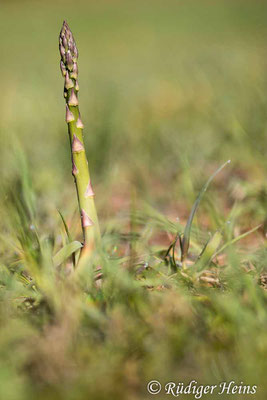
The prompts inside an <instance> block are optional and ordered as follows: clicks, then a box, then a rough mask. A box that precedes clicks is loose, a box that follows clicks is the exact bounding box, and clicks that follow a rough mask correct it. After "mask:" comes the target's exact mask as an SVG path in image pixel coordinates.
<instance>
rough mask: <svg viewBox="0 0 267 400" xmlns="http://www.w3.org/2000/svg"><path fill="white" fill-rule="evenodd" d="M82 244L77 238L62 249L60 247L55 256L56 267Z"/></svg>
mask: <svg viewBox="0 0 267 400" xmlns="http://www.w3.org/2000/svg"><path fill="white" fill-rule="evenodd" d="M81 247H82V244H81V243H80V242H78V241H77V240H75V241H74V242H71V243H68V244H66V246H64V247H63V248H62V249H60V250H59V251H58V252H57V253H56V254H55V255H54V257H53V263H54V265H55V267H58V266H59V265H60V264H62V263H63V262H64V261H66V260H67V259H68V258H69V257H70V256H71V255H72V254H73V253H75V251H77V250H79V249H80V248H81Z"/></svg>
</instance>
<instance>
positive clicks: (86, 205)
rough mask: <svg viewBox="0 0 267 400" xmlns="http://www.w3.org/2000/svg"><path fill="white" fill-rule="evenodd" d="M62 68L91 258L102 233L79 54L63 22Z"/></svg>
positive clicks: (75, 172) (86, 245) (86, 248)
mask: <svg viewBox="0 0 267 400" xmlns="http://www.w3.org/2000/svg"><path fill="white" fill-rule="evenodd" d="M59 51H60V55H61V61H60V68H61V72H62V75H63V77H64V79H65V84H64V98H65V100H66V122H67V124H68V131H69V139H70V147H71V159H72V175H73V177H74V181H75V186H76V190H77V196H78V202H79V210H80V216H81V225H82V231H83V240H84V246H83V250H82V254H87V255H88V254H90V253H91V252H92V250H93V249H94V248H95V247H96V245H97V244H98V243H99V242H100V229H99V223H98V218H97V212H96V207H95V201H94V191H93V189H92V184H91V179H90V173H89V168H88V161H87V158H86V153H85V148H84V140H83V128H84V126H83V123H82V120H81V116H80V111H79V103H78V91H79V85H78V66H77V59H78V50H77V47H76V43H75V40H74V37H73V35H72V32H71V30H70V28H69V26H68V24H67V22H66V21H64V23H63V26H62V29H61V31H60V36H59Z"/></svg>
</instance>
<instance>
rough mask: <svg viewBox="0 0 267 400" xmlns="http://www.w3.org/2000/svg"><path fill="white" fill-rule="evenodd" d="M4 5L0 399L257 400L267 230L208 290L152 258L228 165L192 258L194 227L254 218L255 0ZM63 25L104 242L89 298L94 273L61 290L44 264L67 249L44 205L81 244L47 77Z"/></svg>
mask: <svg viewBox="0 0 267 400" xmlns="http://www.w3.org/2000/svg"><path fill="white" fill-rule="evenodd" d="M0 7H1V12H0V32H1V38H2V41H1V54H2V56H1V64H0V72H1V77H2V82H1V96H0V106H1V118H0V139H1V147H0V168H1V173H2V174H1V183H2V184H1V189H0V190H1V194H2V196H1V200H0V202H1V203H0V205H1V208H0V217H1V218H0V235H1V244H2V245H1V250H0V287H1V290H0V297H1V305H0V323H1V328H0V398H1V399H2V398H3V399H5V400H9V399H12V400H13V399H24V398H25V399H26V398H27V399H29V398H30V399H31V398H36V397H37V396H38V397H39V398H40V399H63V398H64V399H75V400H79V399H89V398H90V399H106V398H109V399H141V398H146V396H148V398H149V395H146V383H147V382H148V381H149V380H150V379H158V380H159V381H161V382H168V381H172V380H173V381H175V382H179V381H184V382H187V381H190V380H191V379H195V380H197V381H198V382H203V383H204V382H209V383H212V384H217V383H218V382H221V381H224V380H232V379H233V380H236V381H237V382H238V383H240V381H243V382H244V383H246V384H251V385H253V384H256V385H259V390H258V392H257V394H256V395H255V396H253V397H254V398H257V399H265V398H266V390H267V389H266V383H265V380H266V379H265V375H266V368H267V362H266V360H267V357H266V356H267V335H266V328H267V314H266V292H264V290H263V289H262V287H260V286H259V281H260V280H262V283H263V284H264V277H263V272H264V270H266V242H265V241H264V240H265V239H264V237H265V236H264V234H265V233H266V231H264V230H265V229H266V228H264V226H262V227H261V229H260V230H259V231H258V232H257V233H254V234H253V235H251V236H249V237H248V238H246V239H245V241H243V242H240V244H238V245H237V246H236V247H235V248H230V249H228V250H227V252H226V253H225V254H223V255H222V256H221V258H220V259H219V260H218V264H216V265H217V266H214V265H213V266H211V267H212V268H211V272H210V273H211V280H209V274H208V273H207V274H208V275H207V277H206V278H207V279H206V280H205V279H203V280H201V279H198V277H197V275H196V274H195V273H194V271H193V272H192V275H190V274H191V272H190V273H189V277H188V276H183V275H182V274H180V272H179V271H178V272H177V271H170V270H169V266H166V265H165V263H164V262H163V261H161V254H162V251H163V250H165V251H166V249H167V247H168V245H169V244H170V242H171V240H173V237H174V235H175V232H176V230H179V229H180V227H181V225H180V223H182V224H184V222H185V219H186V218H187V217H188V214H189V211H190V208H191V206H192V203H193V200H194V198H195V196H196V194H197V192H198V191H199V189H200V187H201V185H202V184H203V182H204V181H205V180H206V179H207V178H208V177H209V176H210V175H211V174H212V172H214V170H215V169H216V168H217V167H218V165H220V164H221V163H222V162H224V161H226V160H227V159H231V160H232V163H231V166H230V167H228V170H224V172H223V173H222V174H221V175H220V176H218V177H217V178H216V181H215V182H214V184H213V186H212V187H211V188H210V189H209V193H208V194H207V195H206V198H205V199H204V201H203V203H202V205H201V209H200V211H199V212H198V217H199V219H198V224H196V225H195V226H194V231H193V234H194V235H193V243H192V245H193V246H192V249H193V251H192V258H193V259H194V256H196V255H197V254H198V253H199V251H200V249H201V248H202V247H203V244H204V243H205V241H206V240H207V232H208V230H211V231H212V232H214V231H215V230H216V229H220V228H222V227H223V235H224V240H225V241H227V240H231V239H232V238H234V237H236V236H237V235H239V234H240V233H242V232H244V231H245V230H248V229H250V228H252V227H253V226H256V225H257V224H264V222H265V221H266V206H267V200H266V198H267V188H266V159H267V158H266V153H267V151H266V150H267V144H266V143H267V141H266V131H267V117H266V115H267V113H266V105H267V65H266V59H267V58H266V57H267V53H266V34H267V23H266V12H267V5H266V3H265V2H264V1H260V0H258V1H248V0H247V1H245V0H244V1H241V0H240V1H237V0H236V1H232V2H230V1H207V0H205V1H201V2H200V1H199V2H198V1H192V0H190V1H171V0H169V1H158V0H155V1H151V0H149V1H143V2H141V1H139V0H138V1H134V2H130V1H122V0H121V1H119V0H118V1H102V0H101V1H97V2H93V1H88V2H86V1H77V2H75V4H74V3H73V1H72V2H71V1H64V2H63V1H54V2H52V1H45V2H39V1H35V2H24V1H20V2H18V1H8V2H3V1H2V2H1V6H0ZM63 19H67V20H68V22H69V23H70V26H71V28H72V30H73V33H74V35H75V38H76V41H77V44H78V48H79V52H80V58H79V69H80V104H81V112H82V116H83V120H84V123H85V126H86V129H85V135H86V136H85V141H86V145H87V152H88V156H89V162H90V167H91V170H92V173H93V183H94V186H95V191H96V194H97V196H96V201H97V205H98V208H99V210H100V217H101V224H102V228H103V233H104V234H105V235H104V244H105V254H103V256H102V257H103V259H102V266H103V270H104V274H105V279H104V281H103V286H102V288H101V289H97V288H96V287H95V285H94V284H93V283H92V272H91V269H90V266H88V270H85V271H83V272H82V273H81V275H80V276H79V277H76V279H74V280H73V281H71V280H70V279H68V278H67V277H66V276H65V267H66V268H67V267H68V266H65V267H64V266H61V268H60V269H59V270H55V269H54V268H53V267H52V261H51V257H52V254H55V252H56V251H57V250H59V249H60V247H62V244H64V241H65V240H66V238H65V235H64V232H63V227H62V223H61V220H60V217H59V215H58V213H57V209H60V210H61V211H62V213H63V214H64V216H65V218H66V220H67V223H68V225H69V227H70V231H71V234H72V236H73V237H76V238H79V234H78V232H79V218H78V215H77V209H76V207H77V206H76V197H75V191H74V187H73V182H72V177H71V165H70V160H69V158H70V155H69V143H68V136H67V130H66V126H65V123H64V101H63V97H62V90H63V88H62V79H61V77H60V71H59V66H58V64H59V54H58V48H57V37H58V34H59V29H60V27H61V24H62V20H63ZM144 201H145V202H146V204H149V206H147V205H145V204H144V203H143V202H144ZM151 207H154V208H153V209H152V208H151ZM156 210H158V211H156ZM130 211H132V216H131V217H130V216H129V214H130ZM177 218H179V221H177ZM226 221H228V223H226ZM265 224H266V222H265ZM122 265H123V268H122ZM144 266H145V267H146V268H145V267H144ZM147 266H148V268H147ZM218 266H219V267H218ZM140 268H141V269H140ZM214 274H215V277H214ZM210 282H212V284H210ZM265 284H266V283H265ZM209 285H210V286H212V287H209ZM214 285H215V287H213V286H214ZM207 286H208V287H207ZM214 397H215V396H214ZM219 397H220V398H224V397H223V396H219ZM228 397H229V396H226V398H228ZM157 398H161V397H160V396H157ZM162 398H164V396H162ZM188 398H190V396H188Z"/></svg>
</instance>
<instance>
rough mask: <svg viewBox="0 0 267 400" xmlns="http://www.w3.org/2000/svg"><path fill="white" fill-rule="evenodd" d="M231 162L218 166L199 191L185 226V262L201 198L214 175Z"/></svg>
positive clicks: (182, 254) (183, 253)
mask: <svg viewBox="0 0 267 400" xmlns="http://www.w3.org/2000/svg"><path fill="white" fill-rule="evenodd" d="M229 163H230V160H228V161H226V163H224V164H223V165H222V166H221V167H220V168H218V169H217V170H216V171H215V172H214V174H212V175H211V177H210V178H209V179H208V180H207V182H206V183H205V185H204V186H203V187H202V189H201V191H200V192H199V194H198V196H197V199H196V201H195V203H194V205H193V207H192V210H191V213H190V215H189V218H188V221H187V224H186V227H185V231H184V237H183V241H182V248H181V261H182V262H184V261H185V259H186V257H187V254H188V249H189V245H190V233H191V227H192V222H193V219H194V215H195V213H196V211H197V208H198V206H199V203H200V200H201V199H202V197H203V195H204V193H205V192H206V190H207V188H208V186H209V184H210V182H211V181H212V180H213V179H214V177H215V176H216V175H217V174H218V173H219V172H221V170H222V169H223V168H224V167H225V166H226V165H227V164H229Z"/></svg>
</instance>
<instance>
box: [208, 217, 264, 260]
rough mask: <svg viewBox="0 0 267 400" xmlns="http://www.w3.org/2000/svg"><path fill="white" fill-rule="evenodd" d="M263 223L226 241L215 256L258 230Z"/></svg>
mask: <svg viewBox="0 0 267 400" xmlns="http://www.w3.org/2000/svg"><path fill="white" fill-rule="evenodd" d="M261 226H262V224H260V225H257V226H255V227H254V228H252V229H250V230H249V231H247V232H245V233H242V235H239V236H237V237H236V238H234V239H232V240H230V241H229V242H227V243H225V244H224V245H223V246H222V247H221V248H220V249H219V250H218V251H216V253H214V255H213V257H216V256H217V255H218V254H220V253H221V252H222V251H223V250H225V249H226V248H227V247H229V246H231V245H232V244H234V243H236V242H238V241H239V240H241V239H243V238H245V237H246V236H248V235H250V234H251V233H253V232H255V231H256V230H258V229H259V228H260V227H261Z"/></svg>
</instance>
